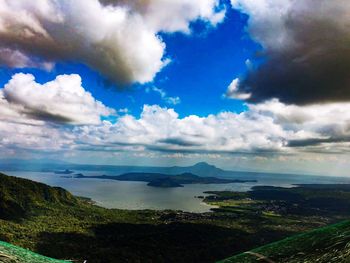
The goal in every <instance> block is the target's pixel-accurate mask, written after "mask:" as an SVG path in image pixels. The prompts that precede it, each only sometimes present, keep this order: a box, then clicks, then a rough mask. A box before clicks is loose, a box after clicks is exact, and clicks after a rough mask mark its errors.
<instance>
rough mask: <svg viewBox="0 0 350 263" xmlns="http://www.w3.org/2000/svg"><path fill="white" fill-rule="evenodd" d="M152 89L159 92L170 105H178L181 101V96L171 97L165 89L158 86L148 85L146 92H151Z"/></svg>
mask: <svg viewBox="0 0 350 263" xmlns="http://www.w3.org/2000/svg"><path fill="white" fill-rule="evenodd" d="M150 91H153V92H156V93H158V94H159V95H160V97H161V98H162V100H163V101H164V102H165V103H167V104H169V105H177V104H180V103H181V99H180V97H170V96H168V94H167V93H166V92H165V91H164V90H163V89H160V88H157V87H148V88H147V89H146V92H147V93H149V92H150Z"/></svg>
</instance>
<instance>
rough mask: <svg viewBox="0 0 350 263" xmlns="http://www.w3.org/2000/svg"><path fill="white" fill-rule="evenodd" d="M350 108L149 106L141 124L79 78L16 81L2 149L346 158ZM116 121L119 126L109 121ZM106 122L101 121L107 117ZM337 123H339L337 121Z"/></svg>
mask: <svg viewBox="0 0 350 263" xmlns="http://www.w3.org/2000/svg"><path fill="white" fill-rule="evenodd" d="M349 108H350V104H349V103H329V104H326V105H324V104H314V105H308V106H297V105H287V104H284V103H282V102H279V101H278V100H277V99H273V100H269V101H266V102H264V103H258V104H247V111H245V112H242V113H234V112H221V113H218V114H212V115H208V116H205V117H199V116H196V115H189V116H186V117H183V118H180V117H179V115H178V113H177V112H176V111H175V110H174V109H171V108H162V107H160V106H158V105H145V106H144V107H143V110H142V113H141V115H140V116H139V117H135V116H132V115H130V114H128V113H127V111H124V110H123V111H124V114H123V115H122V116H118V115H117V114H116V111H115V110H113V109H110V108H108V107H106V106H105V105H103V104H102V103H101V102H99V101H97V100H96V99H95V98H93V97H92V95H91V94H90V93H89V92H87V91H86V90H84V88H83V87H82V86H81V78H80V77H79V76H78V75H61V76H58V77H57V78H56V79H55V80H53V81H50V82H47V83H43V84H40V83H38V82H36V81H35V79H34V77H33V76H32V75H30V74H16V75H14V76H13V77H12V79H11V80H10V81H9V82H8V83H7V84H6V85H5V86H4V88H3V89H1V90H0V112H1V115H0V138H1V139H0V148H1V149H2V150H3V151H4V152H6V150H12V151H15V152H16V151H19V150H20V149H22V150H29V151H35V150H37V151H41V152H45V151H47V152H55V151H56V152H57V151H63V152H79V151H90V152H138V153H143V152H157V153H160V154H168V153H196V154H253V155H259V154H267V153H270V154H275V153H278V154H294V153H298V152H318V153H339V154H341V153H348V147H347V146H349V145H350V113H349V111H348V109H349ZM112 115H113V118H112V119H115V121H107V120H106V119H111V118H108V117H110V116H112ZM103 116H106V118H104V119H105V120H101V119H103V118H102V117H103ZM334 116H337V118H334Z"/></svg>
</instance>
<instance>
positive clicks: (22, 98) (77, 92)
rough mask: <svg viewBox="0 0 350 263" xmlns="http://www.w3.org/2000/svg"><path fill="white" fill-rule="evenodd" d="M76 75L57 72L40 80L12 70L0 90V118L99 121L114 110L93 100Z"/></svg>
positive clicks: (90, 122)
mask: <svg viewBox="0 0 350 263" xmlns="http://www.w3.org/2000/svg"><path fill="white" fill-rule="evenodd" d="M81 85H82V83H81V78H80V76H79V75H60V76H57V77H56V79H55V80H53V81H50V82H47V83H45V84H40V83H37V82H36V81H35V78H34V76H33V75H31V74H21V73H20V74H16V75H14V76H13V77H12V79H11V80H10V81H9V82H8V83H7V84H6V85H5V87H4V88H3V89H2V90H0V108H1V112H2V116H1V117H0V119H4V118H6V119H8V120H11V121H16V120H18V117H21V118H23V119H24V120H26V119H27V120H30V121H32V123H33V121H34V123H35V120H39V121H50V122H55V123H70V124H99V123H100V118H101V116H107V115H111V114H114V113H115V112H114V110H112V109H110V108H108V107H106V106H104V105H103V104H102V103H101V102H100V101H97V100H95V99H94V98H93V97H92V95H91V93H90V92H87V91H86V90H85V89H84V88H83V87H82V86H81Z"/></svg>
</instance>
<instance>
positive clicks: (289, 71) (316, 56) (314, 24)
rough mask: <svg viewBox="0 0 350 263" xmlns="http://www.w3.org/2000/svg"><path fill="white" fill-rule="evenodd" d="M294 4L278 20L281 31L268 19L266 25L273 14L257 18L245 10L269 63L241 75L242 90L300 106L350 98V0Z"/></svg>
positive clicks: (254, 96) (308, 0)
mask: <svg viewBox="0 0 350 263" xmlns="http://www.w3.org/2000/svg"><path fill="white" fill-rule="evenodd" d="M243 2H244V1H243ZM266 2H270V4H271V2H273V1H266ZM287 2H288V1H287ZM289 3H290V7H289V9H288V10H287V11H285V12H284V13H283V14H282V15H281V16H282V18H281V19H277V20H276V21H277V22H276V23H278V30H280V31H278V30H276V28H275V27H273V26H271V24H268V23H267V24H265V27H264V23H263V22H264V19H269V18H266V17H264V16H262V15H261V14H260V16H261V17H258V18H257V19H255V18H254V14H253V13H252V14H250V13H249V10H246V11H247V13H248V14H250V15H251V19H252V21H251V23H250V25H249V30H250V33H251V34H252V36H253V37H254V38H255V39H257V40H258V41H259V42H261V43H262V45H263V47H264V49H265V50H264V59H265V63H263V64H262V65H260V66H259V67H258V68H257V69H256V70H252V71H250V72H249V73H248V74H247V75H246V76H245V77H243V78H242V79H241V80H240V84H239V87H238V90H239V92H240V93H245V94H246V93H250V94H251V96H250V98H249V99H248V101H250V102H254V103H256V102H261V101H264V100H268V99H271V98H278V99H279V100H280V101H282V102H284V103H293V104H299V105H303V104H312V103H326V102H337V101H349V100H350V74H349V69H350V16H349V15H348V14H349V13H350V2H349V1H344V0H334V1H327V0H317V1H316V0H306V1H292V0H291V1H289ZM251 11H252V10H250V12H251ZM268 15H270V13H269V12H267V13H266V16H268ZM254 19H255V20H254ZM257 23H260V25H257ZM272 30H275V31H276V32H271V31H272ZM267 37H269V39H267ZM273 37H275V39H274V38H273Z"/></svg>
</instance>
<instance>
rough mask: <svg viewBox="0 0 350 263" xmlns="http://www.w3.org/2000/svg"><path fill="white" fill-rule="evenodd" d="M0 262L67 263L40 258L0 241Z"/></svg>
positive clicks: (66, 262)
mask: <svg viewBox="0 0 350 263" xmlns="http://www.w3.org/2000/svg"><path fill="white" fill-rule="evenodd" d="M0 262H3V263H69V261H63V260H56V259H52V258H48V257H44V256H41V255H39V254H36V253H33V252H31V251H29V250H26V249H23V248H20V247H16V246H13V245H11V244H8V243H5V242H1V241H0Z"/></svg>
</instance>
